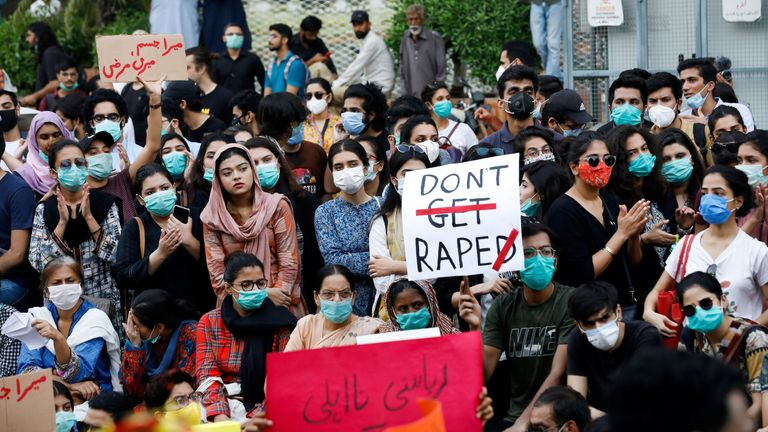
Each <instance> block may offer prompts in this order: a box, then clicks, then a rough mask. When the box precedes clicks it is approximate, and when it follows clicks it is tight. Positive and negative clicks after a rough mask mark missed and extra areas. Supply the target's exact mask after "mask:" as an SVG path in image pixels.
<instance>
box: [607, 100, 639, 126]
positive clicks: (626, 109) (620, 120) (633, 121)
mask: <svg viewBox="0 0 768 432" xmlns="http://www.w3.org/2000/svg"><path fill="white" fill-rule="evenodd" d="M642 119H643V112H642V111H640V108H638V107H636V106H634V105H630V104H628V103H625V104H624V105H619V106H617V107H616V108H614V109H612V110H611V120H613V123H614V124H615V125H616V126H624V125H630V126H637V125H639V124H640V120H642Z"/></svg>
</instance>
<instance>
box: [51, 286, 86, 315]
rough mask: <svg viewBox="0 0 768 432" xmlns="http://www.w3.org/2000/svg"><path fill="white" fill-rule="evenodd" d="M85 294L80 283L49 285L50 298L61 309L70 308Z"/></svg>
mask: <svg viewBox="0 0 768 432" xmlns="http://www.w3.org/2000/svg"><path fill="white" fill-rule="evenodd" d="M81 295H83V288H82V287H80V284H66V285H53V286H49V287H48V300H50V301H51V303H53V305H54V306H56V308H57V309H60V310H70V309H72V308H73V307H75V305H76V304H77V301H78V300H80V296H81Z"/></svg>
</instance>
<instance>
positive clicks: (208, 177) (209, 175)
mask: <svg viewBox="0 0 768 432" xmlns="http://www.w3.org/2000/svg"><path fill="white" fill-rule="evenodd" d="M203 178H204V179H205V181H207V182H208V183H213V168H206V169H205V171H203Z"/></svg>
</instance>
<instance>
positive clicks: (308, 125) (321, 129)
mask: <svg viewBox="0 0 768 432" xmlns="http://www.w3.org/2000/svg"><path fill="white" fill-rule="evenodd" d="M305 97H306V98H307V109H308V110H309V116H307V121H306V122H304V141H308V142H311V143H315V144H318V145H319V146H320V147H322V148H323V150H325V152H326V153H328V151H329V150H330V149H331V145H332V144H333V130H334V129H335V128H336V125H337V124H339V123H341V117H339V116H338V115H337V114H332V113H331V112H330V111H328V107H329V106H330V105H331V102H333V92H331V84H329V83H328V81H326V80H325V79H323V78H312V79H311V80H309V81H307V93H306V96H305Z"/></svg>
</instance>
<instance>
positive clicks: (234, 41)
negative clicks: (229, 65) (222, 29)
mask: <svg viewBox="0 0 768 432" xmlns="http://www.w3.org/2000/svg"><path fill="white" fill-rule="evenodd" d="M243 42H245V37H243V35H229V36H227V48H229V49H233V50H237V49H240V48H242V47H243Z"/></svg>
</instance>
